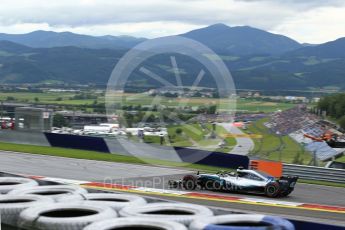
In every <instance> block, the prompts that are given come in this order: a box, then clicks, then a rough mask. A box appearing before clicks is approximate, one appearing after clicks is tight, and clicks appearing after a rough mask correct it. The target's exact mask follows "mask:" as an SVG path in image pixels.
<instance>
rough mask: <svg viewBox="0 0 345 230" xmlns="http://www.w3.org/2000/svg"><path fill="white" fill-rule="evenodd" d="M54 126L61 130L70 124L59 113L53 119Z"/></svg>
mask: <svg viewBox="0 0 345 230" xmlns="http://www.w3.org/2000/svg"><path fill="white" fill-rule="evenodd" d="M53 126H54V127H59V128H61V127H66V126H68V122H67V120H66V118H65V117H64V116H63V115H61V114H59V113H57V114H55V115H54V117H53Z"/></svg>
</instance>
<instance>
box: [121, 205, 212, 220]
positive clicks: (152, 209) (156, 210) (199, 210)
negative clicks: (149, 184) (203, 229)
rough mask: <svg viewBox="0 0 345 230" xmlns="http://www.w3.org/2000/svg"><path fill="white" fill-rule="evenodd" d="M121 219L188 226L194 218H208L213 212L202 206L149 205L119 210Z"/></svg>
mask: <svg viewBox="0 0 345 230" xmlns="http://www.w3.org/2000/svg"><path fill="white" fill-rule="evenodd" d="M120 216H122V217H146V218H154V219H164V220H170V221H176V222H179V223H182V224H186V225H187V224H189V223H190V222H191V221H193V220H194V219H196V218H208V217H210V216H213V212H212V211H211V210H210V209H209V208H207V207H204V206H200V205H195V204H186V203H163V202H160V203H150V204H146V205H143V206H140V207H139V206H128V207H125V208H123V209H121V210H120Z"/></svg>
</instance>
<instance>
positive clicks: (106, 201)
mask: <svg viewBox="0 0 345 230" xmlns="http://www.w3.org/2000/svg"><path fill="white" fill-rule="evenodd" d="M56 200H57V202H64V203H65V202H83V201H88V202H90V203H94V204H97V205H105V206H109V207H111V208H112V209H114V210H116V211H119V210H120V209H122V208H124V207H126V206H129V205H136V206H141V205H145V204H146V203H147V202H146V200H145V199H144V198H142V197H140V196H136V195H127V194H115V193H88V194H76V195H67V196H61V197H59V198H57V199H56Z"/></svg>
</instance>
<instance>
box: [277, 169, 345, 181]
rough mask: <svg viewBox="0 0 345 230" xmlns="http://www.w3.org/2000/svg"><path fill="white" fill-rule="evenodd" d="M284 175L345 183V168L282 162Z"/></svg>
mask: <svg viewBox="0 0 345 230" xmlns="http://www.w3.org/2000/svg"><path fill="white" fill-rule="evenodd" d="M283 174H284V175H295V176H299V178H301V179H306V180H317V181H327V182H335V183H345V170H343V169H333V168H323V167H315V166H305V165H294V164H284V165H283Z"/></svg>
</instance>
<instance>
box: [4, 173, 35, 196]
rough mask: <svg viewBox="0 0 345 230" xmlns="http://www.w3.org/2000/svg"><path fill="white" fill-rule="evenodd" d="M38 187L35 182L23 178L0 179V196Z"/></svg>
mask: <svg viewBox="0 0 345 230" xmlns="http://www.w3.org/2000/svg"><path fill="white" fill-rule="evenodd" d="M33 186H38V183H37V182H36V181H35V180H32V179H28V178H23V177H0V194H6V193H8V192H10V191H12V190H14V189H22V188H28V187H33Z"/></svg>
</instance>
